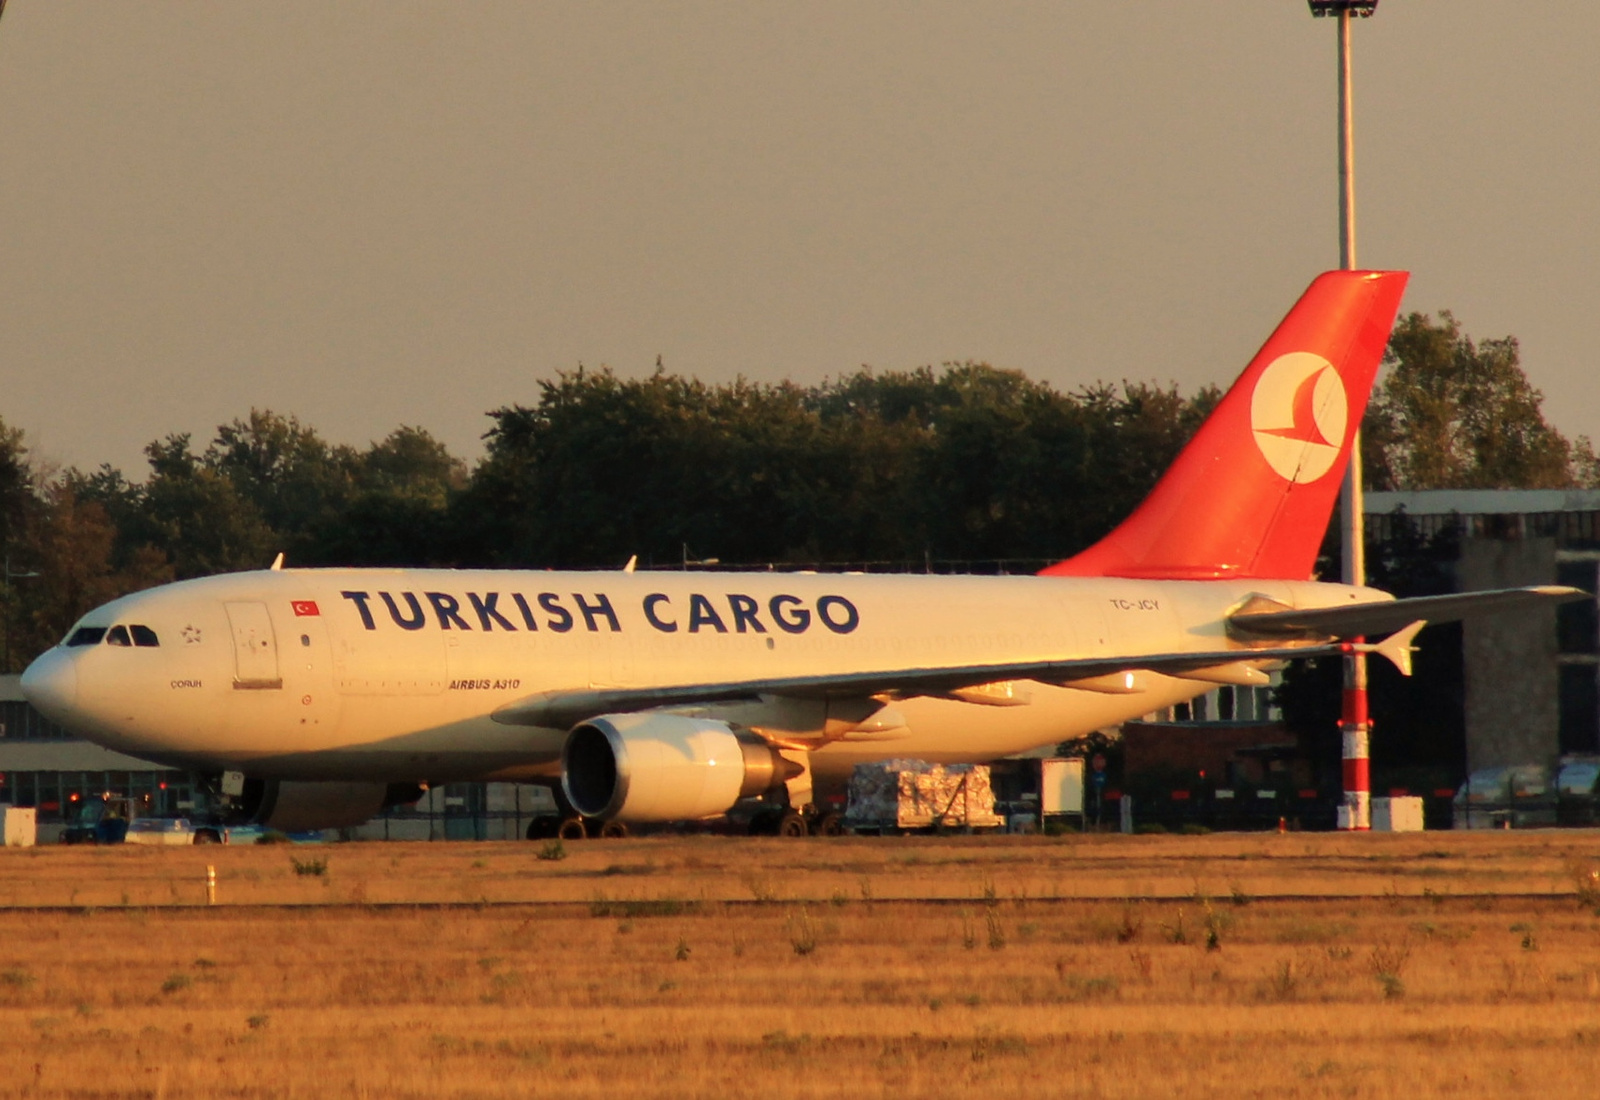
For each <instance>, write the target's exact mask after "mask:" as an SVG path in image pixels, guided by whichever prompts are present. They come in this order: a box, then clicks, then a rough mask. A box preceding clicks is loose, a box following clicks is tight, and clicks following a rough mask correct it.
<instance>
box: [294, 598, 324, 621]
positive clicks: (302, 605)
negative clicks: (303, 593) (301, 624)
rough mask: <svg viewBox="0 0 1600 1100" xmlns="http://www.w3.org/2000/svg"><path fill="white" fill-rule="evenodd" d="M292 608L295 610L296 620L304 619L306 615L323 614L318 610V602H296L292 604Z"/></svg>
mask: <svg viewBox="0 0 1600 1100" xmlns="http://www.w3.org/2000/svg"><path fill="white" fill-rule="evenodd" d="M290 606H291V607H293V608H294V613H295V617H296V618H303V617H304V616H306V615H321V614H322V612H320V611H318V610H317V601H316V600H294V601H292V602H291V604H290Z"/></svg>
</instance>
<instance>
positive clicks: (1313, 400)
mask: <svg viewBox="0 0 1600 1100" xmlns="http://www.w3.org/2000/svg"><path fill="white" fill-rule="evenodd" d="M1349 419H1350V400H1349V398H1348V397H1346V396H1345V392H1344V382H1343V381H1342V380H1341V379H1340V378H1339V372H1338V371H1336V370H1334V369H1333V364H1332V363H1329V362H1328V361H1327V360H1326V359H1324V358H1323V357H1322V356H1320V355H1317V354H1315V353H1313V352H1309V351H1292V352H1290V353H1289V354H1288V355H1280V356H1278V358H1276V359H1274V360H1273V361H1272V363H1271V364H1270V365H1269V366H1268V367H1267V369H1266V370H1264V371H1262V372H1261V377H1260V379H1258V380H1257V382H1256V389H1255V393H1254V394H1252V395H1251V398H1250V427H1251V429H1252V432H1253V434H1254V435H1255V438H1256V446H1257V447H1258V448H1260V450H1261V457H1262V458H1265V459H1266V460H1267V465H1269V466H1271V467H1272V468H1273V470H1275V471H1276V472H1277V474H1278V476H1279V477H1281V478H1283V479H1284V480H1286V481H1291V482H1294V483H1295V484H1297V485H1299V484H1304V483H1305V482H1309V481H1315V480H1317V479H1318V478H1319V477H1321V476H1322V475H1323V474H1325V473H1327V472H1328V471H1329V470H1331V469H1332V468H1333V464H1334V463H1335V462H1337V461H1338V460H1339V451H1340V449H1341V448H1342V447H1343V446H1344V429H1345V425H1346V423H1347V422H1348V421H1349Z"/></svg>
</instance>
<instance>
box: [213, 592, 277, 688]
mask: <svg viewBox="0 0 1600 1100" xmlns="http://www.w3.org/2000/svg"><path fill="white" fill-rule="evenodd" d="M223 607H224V608H225V609H226V610H227V612H228V625H229V627H231V628H232V630H233V660H234V677H233V686H234V687H235V688H237V689H240V690H258V691H259V690H277V689H280V688H282V687H283V677H282V675H281V674H280V673H279V671H278V642H277V638H276V637H274V635H273V633H272V618H271V616H269V615H268V614H267V605H266V604H264V603H229V604H224V605H223Z"/></svg>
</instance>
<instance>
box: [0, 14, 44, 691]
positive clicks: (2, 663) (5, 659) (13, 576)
mask: <svg viewBox="0 0 1600 1100" xmlns="http://www.w3.org/2000/svg"><path fill="white" fill-rule="evenodd" d="M4 3H5V0H0V5H4ZM38 575H39V574H37V573H30V572H22V573H13V572H12V571H11V555H10V554H7V555H6V559H5V568H4V571H3V572H0V578H4V582H5V589H4V593H3V594H0V600H3V601H4V602H5V616H6V628H5V653H4V655H3V656H0V668H10V667H11V582H12V581H20V580H23V579H24V578H27V577H37V576H38Z"/></svg>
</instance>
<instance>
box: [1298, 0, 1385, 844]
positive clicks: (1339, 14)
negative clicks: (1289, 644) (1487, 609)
mask: <svg viewBox="0 0 1600 1100" xmlns="http://www.w3.org/2000/svg"><path fill="white" fill-rule="evenodd" d="M1307 2H1308V3H1309V4H1310V6H1311V14H1312V15H1313V16H1316V17H1319V18H1323V17H1331V18H1337V19H1338V20H1339V267H1340V268H1341V269H1343V270H1345V271H1352V270H1354V269H1355V266H1356V197H1355V122H1354V111H1353V103H1352V97H1351V81H1350V20H1351V19H1352V18H1361V19H1366V18H1370V17H1371V16H1372V15H1373V14H1374V13H1376V12H1377V10H1378V0H1307ZM1365 510H1366V501H1365V499H1364V494H1363V493H1362V486H1361V432H1360V430H1359V428H1358V429H1357V431H1356V436H1355V440H1354V443H1353V444H1352V446H1351V448H1350V468H1349V471H1348V472H1347V473H1346V474H1345V479H1344V486H1343V487H1342V489H1341V490H1340V493H1339V511H1340V513H1341V514H1342V515H1343V517H1344V531H1343V537H1342V538H1341V540H1340V541H1341V542H1342V543H1343V547H1344V554H1343V563H1342V564H1343V568H1342V570H1341V573H1342V574H1343V576H1342V579H1343V581H1344V583H1345V584H1366V583H1367V555H1366V530H1365V525H1364V524H1363V522H1362V519H1363V516H1362V513H1363V512H1365ZM1360 640H1362V641H1365V639H1360ZM1339 730H1340V733H1341V735H1342V736H1341V738H1340V740H1341V741H1342V742H1343V746H1342V748H1343V751H1342V753H1341V756H1342V762H1343V772H1344V801H1343V803H1342V804H1341V805H1340V806H1339V828H1340V829H1352V830H1367V829H1370V828H1371V827H1372V764H1371V759H1370V746H1371V736H1372V723H1371V720H1370V718H1369V711H1368V708H1367V658H1366V655H1365V654H1363V653H1352V654H1350V656H1348V657H1346V658H1345V666H1344V703H1343V707H1342V713H1341V715H1340V720H1339Z"/></svg>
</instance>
